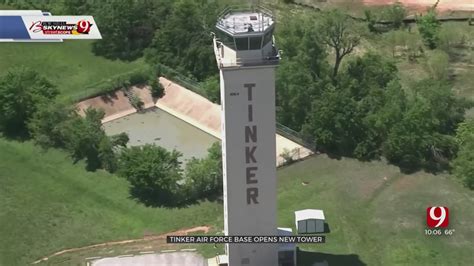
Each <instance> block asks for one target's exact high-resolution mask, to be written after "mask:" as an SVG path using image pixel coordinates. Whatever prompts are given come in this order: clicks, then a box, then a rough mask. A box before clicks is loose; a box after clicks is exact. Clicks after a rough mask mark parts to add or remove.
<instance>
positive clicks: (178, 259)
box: [92, 252, 207, 266]
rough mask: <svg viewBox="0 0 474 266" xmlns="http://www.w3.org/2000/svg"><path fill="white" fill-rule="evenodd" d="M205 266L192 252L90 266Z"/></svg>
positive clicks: (111, 260)
mask: <svg viewBox="0 0 474 266" xmlns="http://www.w3.org/2000/svg"><path fill="white" fill-rule="evenodd" d="M151 265H153V266H155V265H163V266H165V265H166V266H187V265H190V266H191V265H192V266H207V262H206V260H205V259H204V258H203V257H202V256H200V255H199V254H197V253H194V252H173V253H161V254H146V255H138V256H133V257H121V258H120V257H113V258H104V259H99V260H96V261H94V262H92V266H151Z"/></svg>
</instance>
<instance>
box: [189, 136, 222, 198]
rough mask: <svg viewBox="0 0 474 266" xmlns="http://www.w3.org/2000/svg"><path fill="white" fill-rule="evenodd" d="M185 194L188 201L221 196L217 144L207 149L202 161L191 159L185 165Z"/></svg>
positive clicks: (220, 155)
mask: <svg viewBox="0 0 474 266" xmlns="http://www.w3.org/2000/svg"><path fill="white" fill-rule="evenodd" d="M185 176H186V191H187V192H186V194H187V195H188V197H189V200H197V199H202V198H206V197H207V198H209V197H211V198H212V197H215V196H220V195H222V188H223V187H222V178H223V177H222V151H221V145H220V143H219V142H215V143H214V144H212V146H211V147H210V148H209V149H208V155H207V157H206V158H204V159H196V158H192V159H191V160H189V161H188V163H187V164H186V172H185Z"/></svg>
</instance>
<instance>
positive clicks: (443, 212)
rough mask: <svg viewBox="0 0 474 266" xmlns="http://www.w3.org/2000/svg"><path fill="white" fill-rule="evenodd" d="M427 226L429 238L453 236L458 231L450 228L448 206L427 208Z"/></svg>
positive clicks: (426, 231) (426, 232)
mask: <svg viewBox="0 0 474 266" xmlns="http://www.w3.org/2000/svg"><path fill="white" fill-rule="evenodd" d="M426 226H427V227H428V228H426V229H425V235H427V236H443V235H444V236H451V235H453V234H454V232H455V231H456V230H455V229H452V228H449V208H448V207H446V206H431V207H428V208H426Z"/></svg>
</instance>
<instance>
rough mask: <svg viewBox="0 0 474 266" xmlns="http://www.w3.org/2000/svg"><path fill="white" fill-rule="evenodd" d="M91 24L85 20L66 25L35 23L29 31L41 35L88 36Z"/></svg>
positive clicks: (59, 22) (47, 22) (54, 22)
mask: <svg viewBox="0 0 474 266" xmlns="http://www.w3.org/2000/svg"><path fill="white" fill-rule="evenodd" d="M91 27H92V23H90V22H89V21H87V20H80V21H78V22H77V23H75V24H73V23H67V22H66V21H35V22H33V23H32V24H31V26H30V28H29V30H30V31H32V32H33V33H37V32H42V33H43V34H50V35H51V34H62V35H63V34H71V35H78V34H89V32H90V30H91Z"/></svg>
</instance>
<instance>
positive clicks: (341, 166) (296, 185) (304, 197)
mask: <svg viewBox="0 0 474 266" xmlns="http://www.w3.org/2000/svg"><path fill="white" fill-rule="evenodd" d="M278 174H279V185H278V186H279V190H278V197H279V213H278V216H279V226H288V227H293V230H296V229H295V225H294V214H293V212H294V211H295V210H298V209H305V208H316V209H323V210H324V212H325V215H326V220H327V222H328V224H329V228H330V230H331V232H330V233H329V234H327V243H326V244H318V245H302V246H301V249H303V250H307V251H317V252H319V253H323V254H319V255H323V256H325V257H326V259H327V260H328V262H329V265H360V264H358V263H364V264H367V265H471V264H470V263H472V261H473V260H474V255H473V254H474V228H473V227H472V226H471V224H472V223H471V221H472V220H473V219H474V205H473V203H474V200H473V196H474V193H473V192H472V191H468V190H467V189H465V188H464V187H462V186H461V185H460V184H459V183H458V182H457V181H455V180H451V179H452V177H450V176H448V175H436V176H435V175H432V174H427V173H423V172H419V173H415V174H412V175H404V174H401V173H400V172H399V170H398V169H397V168H396V167H393V166H389V165H386V164H385V163H382V162H371V163H363V162H358V161H356V160H352V159H342V160H334V159H329V158H327V157H325V156H322V155H321V156H319V157H317V158H311V159H308V160H306V161H303V162H300V163H297V164H294V165H291V166H289V167H286V168H284V169H281V170H279V172H278ZM384 177H386V179H387V180H386V181H385V180H384ZM303 181H306V182H309V184H308V185H306V186H303V185H302V182H303ZM433 205H434V206H437V205H441V206H448V207H449V208H450V212H451V213H450V215H451V216H450V226H449V228H452V229H455V230H456V231H455V234H454V235H453V236H449V237H444V236H443V237H433V236H425V233H424V229H425V212H426V207H428V206H433ZM309 257H312V256H311V254H303V257H301V262H302V265H312V263H310V262H308V261H306V263H305V259H307V258H309Z"/></svg>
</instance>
